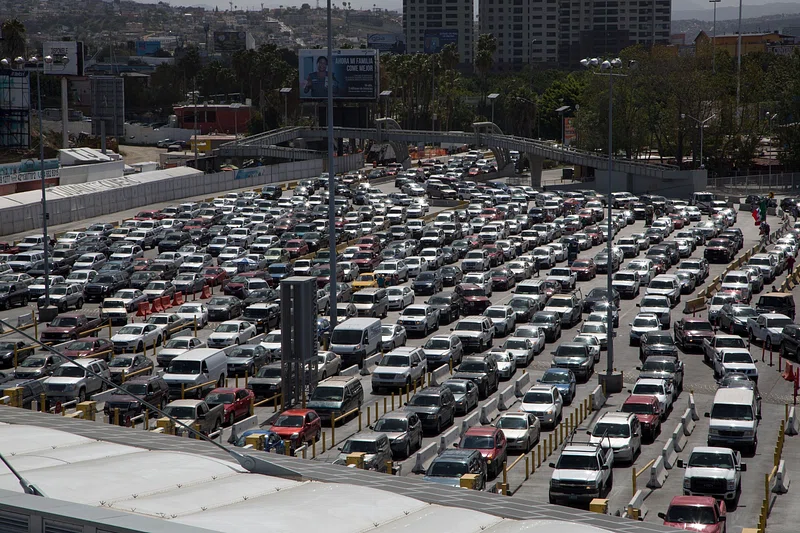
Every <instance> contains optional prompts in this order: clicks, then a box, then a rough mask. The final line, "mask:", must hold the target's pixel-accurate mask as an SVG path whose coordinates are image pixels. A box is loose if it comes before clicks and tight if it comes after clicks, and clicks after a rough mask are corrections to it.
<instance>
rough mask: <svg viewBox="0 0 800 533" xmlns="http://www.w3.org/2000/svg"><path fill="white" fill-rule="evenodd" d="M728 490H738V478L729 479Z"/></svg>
mask: <svg viewBox="0 0 800 533" xmlns="http://www.w3.org/2000/svg"><path fill="white" fill-rule="evenodd" d="M727 490H736V480H735V479H729V480H728V489H727Z"/></svg>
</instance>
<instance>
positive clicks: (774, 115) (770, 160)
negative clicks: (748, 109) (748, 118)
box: [765, 111, 778, 186]
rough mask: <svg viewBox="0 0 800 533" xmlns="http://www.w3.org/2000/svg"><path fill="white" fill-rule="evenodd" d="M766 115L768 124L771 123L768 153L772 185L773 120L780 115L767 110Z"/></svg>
mask: <svg viewBox="0 0 800 533" xmlns="http://www.w3.org/2000/svg"><path fill="white" fill-rule="evenodd" d="M765 116H766V118H767V124H768V125H769V144H768V145H767V146H768V147H769V148H768V149H769V153H768V154H767V158H768V159H769V183H770V186H772V121H773V120H775V119H776V118H777V117H778V114H777V113H770V112H769V111H767V112H766V113H765Z"/></svg>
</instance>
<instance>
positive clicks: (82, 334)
mask: <svg viewBox="0 0 800 533" xmlns="http://www.w3.org/2000/svg"><path fill="white" fill-rule="evenodd" d="M106 328H108V338H109V339H110V338H111V336H112V332H111V319H108V322H107V323H105V324H101V325H99V326H97V327H96V328H92V329H87V330H86V331H81V332H80V333H79V334H78V337H79V338H83V337H90V336H91V333H94V332H95V331H100V330H101V329H106Z"/></svg>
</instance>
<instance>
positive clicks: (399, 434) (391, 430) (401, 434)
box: [372, 411, 422, 459]
mask: <svg viewBox="0 0 800 533" xmlns="http://www.w3.org/2000/svg"><path fill="white" fill-rule="evenodd" d="M372 429H373V430H374V431H377V432H380V433H384V434H386V436H387V437H389V442H390V444H391V447H392V457H393V458H395V459H397V458H407V457H409V456H411V454H412V453H414V452H415V451H416V450H418V449H420V448H421V447H422V422H421V421H420V419H419V416H418V415H417V413H414V412H410V411H395V412H391V413H386V414H385V415H383V416H382V417H381V418H379V419H378V420H377V422H375V425H374V426H372Z"/></svg>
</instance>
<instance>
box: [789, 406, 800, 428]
mask: <svg viewBox="0 0 800 533" xmlns="http://www.w3.org/2000/svg"><path fill="white" fill-rule="evenodd" d="M795 409H796V408H795V407H791V408H790V409H789V415H788V416H787V417H786V430H785V434H786V435H797V434H798V433H800V424H798V419H797V411H796V410H795Z"/></svg>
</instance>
